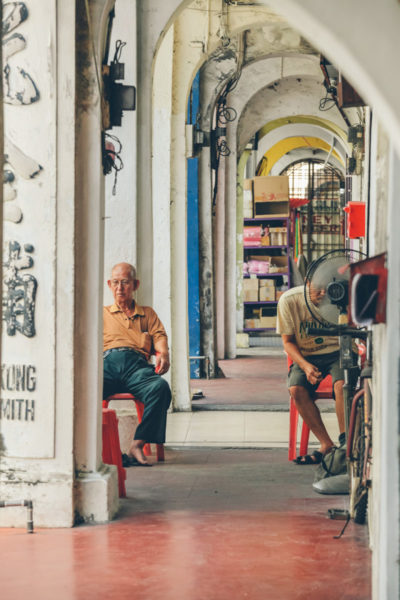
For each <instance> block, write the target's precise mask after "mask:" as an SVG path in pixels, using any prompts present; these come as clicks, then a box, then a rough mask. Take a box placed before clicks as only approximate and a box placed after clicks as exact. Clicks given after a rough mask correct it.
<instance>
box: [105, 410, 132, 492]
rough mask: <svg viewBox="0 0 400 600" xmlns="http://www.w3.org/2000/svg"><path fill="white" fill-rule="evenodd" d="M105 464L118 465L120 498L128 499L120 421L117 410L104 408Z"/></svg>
mask: <svg viewBox="0 0 400 600" xmlns="http://www.w3.org/2000/svg"><path fill="white" fill-rule="evenodd" d="M102 459H103V463H105V464H106V465H116V467H117V471H118V492H119V497H120V498H125V497H126V489H125V479H126V470H125V469H124V467H123V466H122V456H121V448H120V443H119V434H118V419H117V415H116V413H115V410H112V409H111V408H103V455H102Z"/></svg>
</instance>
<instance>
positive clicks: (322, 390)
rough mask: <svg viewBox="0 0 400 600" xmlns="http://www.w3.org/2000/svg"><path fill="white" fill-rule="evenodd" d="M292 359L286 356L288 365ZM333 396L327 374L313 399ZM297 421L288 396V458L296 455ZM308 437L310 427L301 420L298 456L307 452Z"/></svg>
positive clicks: (292, 401) (291, 401)
mask: <svg viewBox="0 0 400 600" xmlns="http://www.w3.org/2000/svg"><path fill="white" fill-rule="evenodd" d="M292 362H293V361H292V360H291V359H290V358H289V357H288V367H290V365H291V364H292ZM331 398H333V393H332V377H331V375H327V376H326V377H325V379H323V380H322V381H321V383H320V384H319V386H318V388H317V390H316V391H315V392H314V395H313V400H314V401H317V400H322V399H331ZM298 421H299V412H298V410H297V408H296V405H295V403H294V400H293V398H292V397H290V407H289V452H288V459H289V460H295V458H296V457H297V424H298ZM309 438H310V429H309V427H308V425H306V424H305V423H304V421H303V426H302V429H301V437H300V449H299V456H303V455H304V454H307V453H308V441H309Z"/></svg>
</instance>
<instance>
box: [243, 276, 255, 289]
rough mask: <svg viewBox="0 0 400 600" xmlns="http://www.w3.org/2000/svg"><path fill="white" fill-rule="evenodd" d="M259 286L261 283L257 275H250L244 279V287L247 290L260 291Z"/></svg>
mask: <svg viewBox="0 0 400 600" xmlns="http://www.w3.org/2000/svg"><path fill="white" fill-rule="evenodd" d="M258 287H259V283H258V279H257V277H249V278H248V279H243V289H244V290H245V291H247V290H249V291H250V290H257V292H258Z"/></svg>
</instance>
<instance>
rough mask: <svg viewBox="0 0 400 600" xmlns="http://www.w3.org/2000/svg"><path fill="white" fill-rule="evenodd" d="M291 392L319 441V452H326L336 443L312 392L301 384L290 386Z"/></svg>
mask: <svg viewBox="0 0 400 600" xmlns="http://www.w3.org/2000/svg"><path fill="white" fill-rule="evenodd" d="M289 392H290V395H291V397H292V398H293V400H294V403H295V405H296V408H297V410H298V411H299V413H300V416H301V418H302V419H303V421H304V422H305V424H306V425H307V426H308V427H309V429H310V431H312V432H313V434H314V435H315V437H316V438H317V440H318V441H319V443H320V448H319V452H321V454H326V453H327V452H328V451H329V450H330V449H331V448H333V446H334V443H333V441H332V440H331V438H330V436H329V434H328V432H327V430H326V427H325V425H324V424H323V422H322V419H321V414H320V412H319V410H318V408H317V406H316V404H315V402H314V401H313V400H312V399H311V396H310V393H309V392H308V390H307V389H306V388H305V387H303V386H301V385H294V386H291V387H289Z"/></svg>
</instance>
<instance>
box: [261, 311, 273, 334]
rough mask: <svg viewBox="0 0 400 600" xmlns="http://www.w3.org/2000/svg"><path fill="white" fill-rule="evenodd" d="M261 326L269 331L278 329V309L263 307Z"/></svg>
mask: <svg viewBox="0 0 400 600" xmlns="http://www.w3.org/2000/svg"><path fill="white" fill-rule="evenodd" d="M260 325H261V327H263V328H264V327H265V328H268V329H274V328H276V309H275V308H272V307H270V306H263V307H262V308H261V311H260Z"/></svg>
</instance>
